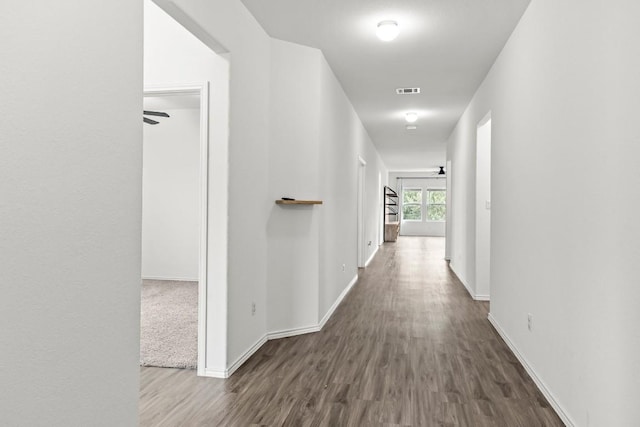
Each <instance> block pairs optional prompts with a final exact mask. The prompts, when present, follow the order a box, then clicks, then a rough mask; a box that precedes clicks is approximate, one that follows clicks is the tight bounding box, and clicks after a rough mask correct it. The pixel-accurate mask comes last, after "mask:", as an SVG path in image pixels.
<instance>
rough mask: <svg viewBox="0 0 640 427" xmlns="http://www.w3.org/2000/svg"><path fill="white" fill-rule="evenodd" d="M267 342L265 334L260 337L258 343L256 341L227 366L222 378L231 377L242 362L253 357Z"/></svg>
mask: <svg viewBox="0 0 640 427" xmlns="http://www.w3.org/2000/svg"><path fill="white" fill-rule="evenodd" d="M267 341H268V338H267V334H265V335H263V336H262V337H260V339H259V340H258V341H256V342H255V343H254V344H253V345H252V346H251V347H249V348H248V349H247V350H246V351H245V352H244V353H242V354H241V355H240V357H238V358H237V359H236V361H235V362H233V363H232V364H231V366H229V367H228V368H227V369H226V370H225V371H224V374H225V376H224V377H223V378H229V377H230V376H231V375H233V373H234V372H235V371H236V370H238V368H239V367H240V366H242V364H243V363H244V362H246V361H247V360H249V358H250V357H251V356H253V354H254V353H255V352H256V351H258V350H259V349H260V347H262V346H263V345H264V343H266V342H267Z"/></svg>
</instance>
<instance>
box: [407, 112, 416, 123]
mask: <svg viewBox="0 0 640 427" xmlns="http://www.w3.org/2000/svg"><path fill="white" fill-rule="evenodd" d="M404 118H405V120H406V121H407V123H414V122H415V121H416V120H418V113H407V114H405V116H404Z"/></svg>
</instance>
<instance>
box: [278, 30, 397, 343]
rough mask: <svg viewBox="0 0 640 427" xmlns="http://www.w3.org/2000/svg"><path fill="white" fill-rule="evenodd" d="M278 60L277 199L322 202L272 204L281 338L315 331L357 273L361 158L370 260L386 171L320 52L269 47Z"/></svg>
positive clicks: (293, 46) (289, 46) (375, 243)
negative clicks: (319, 202) (380, 185)
mask: <svg viewBox="0 0 640 427" xmlns="http://www.w3.org/2000/svg"><path fill="white" fill-rule="evenodd" d="M271 53H272V57H271V61H272V62H271V79H272V86H271V146H270V152H269V191H270V194H271V196H272V197H273V199H278V198H280V197H283V196H289V197H294V198H297V199H314V200H315V199H320V200H322V201H323V204H322V205H319V206H307V207H301V206H295V207H291V206H287V207H283V206H276V205H274V206H273V207H272V210H271V215H270V217H269V223H268V237H269V267H268V271H269V280H268V288H267V290H268V292H267V301H268V314H267V319H268V323H267V330H268V331H269V332H279V331H283V330H294V329H297V328H301V327H302V328H304V327H311V326H317V325H318V323H319V321H320V320H321V319H322V318H323V317H324V316H325V315H326V314H327V312H328V311H329V308H330V307H331V306H332V305H333V304H334V303H335V302H336V300H337V299H338V297H339V296H340V294H341V293H342V292H343V291H344V290H345V289H346V287H347V285H348V284H349V283H350V282H351V281H352V280H353V278H354V277H355V276H356V275H357V251H356V239H357V234H356V233H357V230H356V207H357V206H356V194H357V193H356V190H357V183H356V172H357V167H358V155H360V156H361V157H362V158H364V159H365V161H366V162H367V169H366V174H367V175H366V181H367V185H366V194H365V204H366V212H367V213H366V216H365V242H369V241H371V246H369V245H367V246H366V254H365V255H366V258H367V259H368V258H369V257H370V256H371V255H373V253H374V251H375V250H376V248H377V247H378V231H377V228H378V226H379V222H378V215H380V217H381V216H382V213H381V211H380V207H379V204H378V190H377V188H378V177H379V174H380V173H382V174H384V175H385V176H386V169H385V168H384V165H383V164H382V162H381V160H380V158H379V156H378V154H377V152H376V151H375V149H374V148H373V144H372V143H371V140H370V139H369V138H368V136H367V134H366V132H365V131H364V128H363V126H362V124H361V122H360V120H359V118H358V116H357V115H356V114H355V111H354V110H353V107H352V106H351V103H350V102H349V100H348V98H347V97H346V95H345V94H344V91H343V90H342V87H341V86H340V85H339V83H338V82H337V80H336V78H335V76H334V74H333V72H332V71H331V69H330V68H329V66H328V64H327V63H326V60H325V59H324V56H323V55H322V52H321V51H319V50H317V49H313V48H309V47H306V46H301V45H297V44H294V43H288V42H284V41H280V40H272V42H271ZM345 183H347V184H346V185H345ZM349 183H350V184H349ZM380 191H381V190H380ZM342 264H345V271H344V272H343V271H342Z"/></svg>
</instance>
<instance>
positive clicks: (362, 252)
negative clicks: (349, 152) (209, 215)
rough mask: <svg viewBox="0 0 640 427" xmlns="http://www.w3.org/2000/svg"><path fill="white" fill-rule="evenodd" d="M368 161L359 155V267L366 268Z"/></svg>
mask: <svg viewBox="0 0 640 427" xmlns="http://www.w3.org/2000/svg"><path fill="white" fill-rule="evenodd" d="M366 168H367V162H366V161H365V160H364V159H363V158H362V157H360V156H358V268H364V267H365V263H366V260H367V255H366V250H367V245H366V244H365V224H364V222H365V220H364V211H365V204H364V203H365V190H366V177H367V175H366Z"/></svg>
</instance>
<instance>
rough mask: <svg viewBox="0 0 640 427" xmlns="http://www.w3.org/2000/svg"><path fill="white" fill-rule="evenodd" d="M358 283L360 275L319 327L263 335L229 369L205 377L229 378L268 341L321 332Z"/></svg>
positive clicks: (313, 326)
mask: <svg viewBox="0 0 640 427" xmlns="http://www.w3.org/2000/svg"><path fill="white" fill-rule="evenodd" d="M357 281H358V275H357V274H356V276H355V277H354V278H353V279H352V280H351V282H349V284H348V285H347V287H346V288H345V289H344V290H343V291H342V293H341V294H340V296H339V297H338V299H337V300H336V301H335V302H334V303H333V305H332V306H331V308H330V309H329V311H328V312H327V314H325V315H324V317H323V318H322V320H321V321H320V323H319V324H317V325H312V326H305V327H301V328H293V329H284V330H281V331H276V332H268V333H266V334H265V335H263V336H262V337H261V338H260V339H259V340H258V341H256V342H255V344H253V345H252V346H251V347H250V348H249V349H247V350H246V351H245V352H244V353H242V354H241V355H240V356H239V357H238V358H237V359H236V361H235V362H233V364H231V366H229V368H227V369H226V370H224V371H220V370H215V369H205V371H204V372H205V374H204V376H206V377H213V378H229V377H230V376H231V375H232V374H233V373H234V372H235V371H236V370H237V369H238V368H239V367H240V366H242V364H243V363H244V362H246V361H247V360H248V359H249V358H250V357H251V356H253V354H254V353H255V352H256V351H258V350H259V349H260V347H262V346H263V345H264V344H265V343H266V342H267V341H269V340H275V339H280V338H288V337H294V336H296V335H303V334H310V333H312V332H319V331H320V330H321V329H322V328H323V327H324V325H325V324H326V323H327V321H328V320H329V318H330V317H331V316H332V315H333V312H334V311H336V308H338V306H339V305H340V303H341V302H342V300H343V299H344V297H346V296H347V294H348V293H349V291H350V290H351V288H353V285H355V284H356V282H357Z"/></svg>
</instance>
